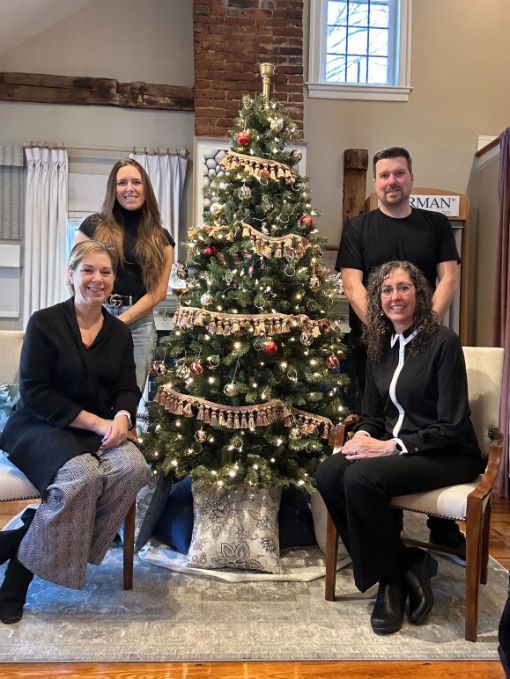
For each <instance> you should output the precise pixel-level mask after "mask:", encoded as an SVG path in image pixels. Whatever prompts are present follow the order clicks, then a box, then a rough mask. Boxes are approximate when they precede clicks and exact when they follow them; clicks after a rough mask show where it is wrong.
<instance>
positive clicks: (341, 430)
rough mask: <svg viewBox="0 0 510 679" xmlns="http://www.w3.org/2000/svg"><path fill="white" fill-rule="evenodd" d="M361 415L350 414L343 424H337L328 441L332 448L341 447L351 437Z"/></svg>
mask: <svg viewBox="0 0 510 679" xmlns="http://www.w3.org/2000/svg"><path fill="white" fill-rule="evenodd" d="M360 419H361V418H360V416H359V415H348V416H347V417H346V418H345V420H344V421H343V422H342V424H337V425H336V427H335V428H334V429H333V431H332V432H331V434H330V435H329V439H328V443H329V445H330V446H331V447H332V448H337V447H341V446H343V445H344V443H345V441H346V440H347V439H348V438H349V435H350V434H351V432H352V430H353V429H354V426H355V425H356V424H357V423H358V422H359V420H360Z"/></svg>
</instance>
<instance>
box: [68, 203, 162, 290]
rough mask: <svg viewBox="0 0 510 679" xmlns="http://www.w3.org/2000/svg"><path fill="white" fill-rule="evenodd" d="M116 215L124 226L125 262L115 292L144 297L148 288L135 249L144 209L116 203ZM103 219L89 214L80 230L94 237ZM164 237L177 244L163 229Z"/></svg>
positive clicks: (97, 215)
mask: <svg viewBox="0 0 510 679" xmlns="http://www.w3.org/2000/svg"><path fill="white" fill-rule="evenodd" d="M114 215H115V219H116V220H117V222H118V223H119V224H120V225H121V226H123V227H124V259H125V261H124V264H123V265H119V267H118V268H117V275H116V277H115V286H114V292H115V293H117V294H119V295H131V296H132V297H133V301H134V302H136V300H138V299H140V297H143V295H145V293H146V292H147V290H146V289H145V286H144V284H143V277H142V268H141V266H140V263H139V261H138V260H137V258H136V256H135V253H134V250H135V246H136V242H137V238H138V227H139V224H140V220H141V218H142V209H140V210H126V209H125V208H123V207H121V206H120V205H118V204H116V205H115V208H114ZM100 219H101V215H99V214H97V213H96V214H93V215H89V216H88V217H87V218H86V219H85V220H84V221H83V222H82V223H81V224H80V231H81V232H82V233H83V234H85V235H86V236H87V237H88V238H94V234H95V231H96V226H97V224H98V223H99V221H100ZM162 231H163V234H164V238H165V239H166V242H167V243H168V245H172V246H174V245H175V241H174V239H173V238H172V236H171V235H170V233H169V232H168V231H167V230H166V229H163V228H162Z"/></svg>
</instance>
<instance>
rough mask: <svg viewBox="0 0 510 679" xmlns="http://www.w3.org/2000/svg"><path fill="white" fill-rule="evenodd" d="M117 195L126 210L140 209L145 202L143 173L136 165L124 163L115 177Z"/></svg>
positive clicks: (118, 200)
mask: <svg viewBox="0 0 510 679" xmlns="http://www.w3.org/2000/svg"><path fill="white" fill-rule="evenodd" d="M115 197H116V198H117V202H118V203H119V204H120V205H121V206H122V207H123V208H125V209H126V210H138V209H140V208H141V207H142V205H143V204H144V203H145V189H144V186H143V179H142V175H141V174H140V172H139V170H138V169H137V168H136V167H134V165H124V166H123V167H120V168H119V169H118V171H117V176H116V178H115Z"/></svg>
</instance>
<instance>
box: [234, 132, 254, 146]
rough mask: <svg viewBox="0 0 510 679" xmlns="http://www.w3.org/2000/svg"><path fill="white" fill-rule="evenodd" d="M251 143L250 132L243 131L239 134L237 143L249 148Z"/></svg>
mask: <svg viewBox="0 0 510 679" xmlns="http://www.w3.org/2000/svg"><path fill="white" fill-rule="evenodd" d="M250 142H251V134H250V133H249V132H248V130H242V131H241V132H238V134H237V143H238V144H240V145H241V146H248V144H249V143H250Z"/></svg>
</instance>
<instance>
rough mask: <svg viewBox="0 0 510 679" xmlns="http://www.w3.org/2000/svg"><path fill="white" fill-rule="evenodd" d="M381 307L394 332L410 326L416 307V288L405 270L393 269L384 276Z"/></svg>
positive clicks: (400, 331)
mask: <svg viewBox="0 0 510 679" xmlns="http://www.w3.org/2000/svg"><path fill="white" fill-rule="evenodd" d="M381 307H382V310H383V312H384V314H385V315H386V316H387V317H388V318H389V319H390V321H391V322H392V324H393V327H394V329H395V332H397V333H399V334H400V333H402V332H404V331H405V330H407V328H410V327H411V325H412V324H413V320H414V312H415V309H416V290H415V287H414V285H413V282H412V280H411V278H410V276H409V274H408V273H407V271H404V270H403V269H394V270H393V271H392V272H391V273H389V274H388V275H387V276H386V278H385V279H384V281H383V284H382V286H381Z"/></svg>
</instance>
